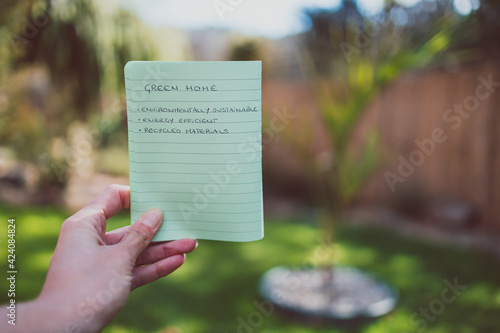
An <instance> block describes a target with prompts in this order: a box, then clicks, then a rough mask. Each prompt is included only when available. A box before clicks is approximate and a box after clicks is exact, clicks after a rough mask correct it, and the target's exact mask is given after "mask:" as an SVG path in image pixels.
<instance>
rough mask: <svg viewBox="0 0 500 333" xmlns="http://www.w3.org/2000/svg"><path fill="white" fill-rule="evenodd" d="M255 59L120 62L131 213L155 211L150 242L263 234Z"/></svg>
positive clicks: (243, 238) (259, 68) (258, 71)
mask: <svg viewBox="0 0 500 333" xmlns="http://www.w3.org/2000/svg"><path fill="white" fill-rule="evenodd" d="M261 73H262V64H261V62H260V61H214V62H211V61H193V62H168V61H165V62H164V61H161V62H157V61H132V62H129V63H128V64H127V65H126V66H125V87H126V95H127V116H128V137H129V159H130V195H131V220H132V223H133V222H135V221H136V220H137V219H138V218H139V216H140V215H141V214H142V213H144V212H145V211H147V210H148V209H150V208H153V207H158V208H160V209H161V210H162V211H163V217H164V221H163V224H162V226H161V228H160V230H159V231H158V232H157V234H156V236H155V238H154V239H153V240H154V241H164V240H174V239H181V238H195V239H212V240H222V241H240V242H245V241H254V240H258V239H261V238H262V237H263V236H264V227H263V221H264V219H263V204H262V148H261V127H262V113H261V76H262V75H261Z"/></svg>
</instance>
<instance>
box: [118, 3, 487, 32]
mask: <svg viewBox="0 0 500 333" xmlns="http://www.w3.org/2000/svg"><path fill="white" fill-rule="evenodd" d="M420 1H438V0H397V2H399V3H400V4H401V5H402V6H406V7H411V6H414V5H415V4H417V3H419V2H420ZM120 2H121V3H122V4H123V5H124V6H127V7H129V8H131V9H133V10H134V11H135V12H137V13H138V15H139V17H141V18H142V19H143V20H144V21H145V22H146V23H147V24H149V25H151V26H172V27H176V28H180V29H200V28H207V27H214V28H229V29H231V30H235V31H239V32H241V33H244V34H247V35H250V36H265V37H268V38H280V37H284V36H286V35H290V34H295V33H298V32H301V31H303V30H305V29H306V27H305V26H304V22H303V20H302V18H303V16H302V14H301V12H302V10H303V9H304V8H328V9H333V8H338V7H339V6H340V4H341V0H183V1H181V0H177V1H174V0H121V1H120ZM357 3H358V7H359V9H360V11H361V13H362V14H363V15H365V16H371V15H375V14H377V13H379V12H380V11H381V10H382V9H383V7H384V0H358V1H357ZM477 3H479V0H454V6H455V9H456V10H457V12H458V13H460V14H462V15H467V14H468V13H470V11H471V9H474V7H476V6H475V4H477Z"/></svg>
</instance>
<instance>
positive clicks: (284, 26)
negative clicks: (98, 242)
mask: <svg viewBox="0 0 500 333" xmlns="http://www.w3.org/2000/svg"><path fill="white" fill-rule="evenodd" d="M499 38H500V3H498V1H495V0H385V1H384V0H373V1H369V0H357V1H349V0H343V1H342V0H337V1H335V0H333V1H326V0H303V1H299V0H296V1H285V0H282V1H272V2H271V1H268V2H265V1H251V2H250V1H225V0H220V1H218V0H214V1H212V0H210V1H202V0H198V1H184V2H180V1H177V2H176V1H153V0H149V1H132V0H130V1H117V0H115V1H106V2H98V1H93V0H74V1H66V0H52V1H50V0H38V1H37V0H22V1H19V0H3V1H2V2H1V3H0V228H1V229H0V254H1V258H3V259H1V258H0V259H1V260H0V268H1V271H2V276H3V275H5V274H6V271H7V269H6V267H7V219H8V218H15V219H16V222H17V234H16V244H17V248H16V249H17V250H16V251H17V252H16V260H17V265H18V271H19V274H18V285H17V288H18V293H17V300H18V301H23V300H28V299H31V298H33V297H36V295H37V293H38V292H39V291H40V289H41V286H42V285H43V281H44V278H45V272H46V270H47V267H48V264H49V262H50V258H51V254H52V251H53V249H54V246H55V243H56V241H57V235H58V231H59V228H60V226H61V224H62V222H63V221H64V219H66V218H67V217H68V216H69V215H70V214H71V213H72V212H74V211H76V210H78V209H80V208H81V207H83V206H84V205H85V204H86V203H88V202H89V201H90V200H91V199H92V198H93V197H94V196H95V195H97V194H98V193H100V192H101V191H102V190H103V189H104V188H105V187H106V186H107V185H109V184H112V183H120V184H128V148H127V122H126V104H125V89H124V78H123V67H124V65H125V63H126V62H127V61H129V60H170V61H183V60H262V61H263V86H262V98H263V118H264V121H263V138H262V145H263V180H264V205H265V207H264V208H265V214H266V216H265V238H264V239H263V240H262V241H258V242H253V243H244V244H239V243H224V242H211V241H200V247H199V248H198V249H197V250H196V251H195V252H193V253H192V254H189V255H188V258H187V261H186V264H185V265H184V266H183V267H182V268H181V269H180V270H179V271H178V272H176V273H175V274H173V275H172V276H169V277H167V278H165V279H162V280H161V281H157V282H155V283H153V284H151V285H148V286H146V287H143V288H141V289H140V290H137V291H135V292H134V293H133V294H132V295H131V298H130V300H129V303H128V304H127V306H126V308H125V309H124V311H123V312H122V313H121V314H120V315H119V316H118V317H117V319H116V320H115V321H114V322H113V323H112V324H111V325H110V326H109V327H108V328H107V329H106V330H105V332H169V333H173V332H176V333H179V332H183V333H184V332H186V333H189V332H423V331H426V332H497V331H498V330H499V329H500V324H499V323H498V320H497V318H498V315H499V314H500V269H498V266H499V260H500V248H499V246H498V244H499V241H500V205H498V202H500V176H499V174H498V170H500V145H499V144H498V143H499V142H500V131H499V128H500V113H499V112H500V111H499V109H500V92H499V90H500V62H499V60H498V59H500V58H499V55H500V42H499V40H500V39H499ZM276 124H278V126H276ZM129 219H130V218H129V215H128V213H127V212H124V213H123V214H121V215H119V216H117V217H115V218H113V219H111V220H110V221H109V225H108V229H109V230H111V229H114V228H117V227H120V226H123V225H127V224H128V223H129V222H130V220H129ZM332 262H334V263H335V264H339V265H350V266H355V267H359V268H361V269H363V270H367V271H369V272H373V273H375V274H376V275H377V276H380V277H382V278H383V279H385V280H386V281H388V282H390V283H391V284H393V285H394V286H395V287H396V288H397V289H398V291H399V301H398V305H397V307H396V309H395V310H394V311H393V312H391V313H390V314H388V315H386V316H384V317H382V318H380V319H377V320H374V321H368V322H360V323H357V324H356V325H347V326H344V325H340V324H338V323H336V324H323V325H318V324H317V323H316V324H314V323H313V324H311V323H305V322H302V321H299V320H297V319H296V318H293V317H290V316H286V315H283V314H281V313H279V312H278V311H273V312H272V313H270V314H267V313H265V311H264V312H263V311H262V310H261V309H260V308H259V306H258V305H256V304H259V302H261V301H262V300H261V298H260V296H259V295H258V293H257V284H258V280H259V278H260V276H261V275H262V274H263V273H264V272H266V271H267V270H268V269H270V268H272V267H275V266H277V265H288V266H292V267H299V268H300V267H305V266H308V265H311V264H312V265H322V264H325V263H326V264H331V263H332ZM3 280H4V281H6V280H5V279H3ZM444 281H450V282H453V281H458V282H459V284H461V285H466V286H467V289H465V290H464V291H463V292H462V293H461V294H460V295H458V296H457V297H456V299H455V300H454V301H453V302H451V303H443V301H441V303H439V301H440V300H441V298H442V292H443V290H445V289H446V288H447V285H446V283H445V282H444ZM2 286H3V287H2V290H5V292H3V291H2V292H1V293H0V302H1V303H5V302H7V301H8V298H7V295H6V294H7V293H6V290H7V282H4V283H2ZM4 288H5V289H4ZM436 304H445V305H444V308H441V307H436ZM426 309H427V312H425V311H426ZM19 320H22V318H19Z"/></svg>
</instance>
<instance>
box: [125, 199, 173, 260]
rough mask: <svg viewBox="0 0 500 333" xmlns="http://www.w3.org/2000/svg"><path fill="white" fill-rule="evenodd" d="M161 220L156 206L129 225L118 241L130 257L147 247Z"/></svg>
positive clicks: (134, 256)
mask: <svg viewBox="0 0 500 333" xmlns="http://www.w3.org/2000/svg"><path fill="white" fill-rule="evenodd" d="M162 221H163V214H162V212H161V210H159V209H158V208H153V209H150V210H148V211H147V212H145V213H144V214H142V215H141V217H139V219H138V220H137V221H136V222H135V223H134V224H132V225H131V226H130V228H129V229H128V231H127V233H126V234H125V236H123V238H122V240H121V241H120V246H123V247H125V249H126V251H127V253H129V254H130V256H131V257H132V259H133V260H134V262H135V260H136V259H137V257H138V256H139V255H140V254H141V253H142V251H144V250H145V249H146V247H148V245H149V243H151V240H152V239H153V236H154V235H155V234H156V232H157V231H158V229H159V228H160V225H161V223H162Z"/></svg>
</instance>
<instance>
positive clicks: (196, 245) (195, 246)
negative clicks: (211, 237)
mask: <svg viewBox="0 0 500 333" xmlns="http://www.w3.org/2000/svg"><path fill="white" fill-rule="evenodd" d="M198 245H199V243H198V240H196V244H195V245H194V248H195V249H196V248H197V247H198Z"/></svg>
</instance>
